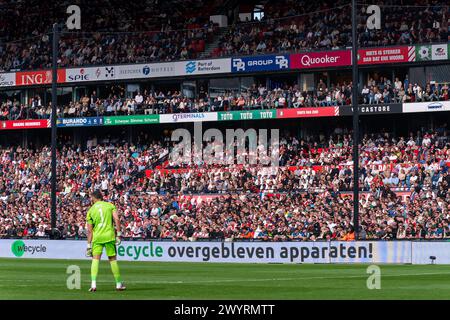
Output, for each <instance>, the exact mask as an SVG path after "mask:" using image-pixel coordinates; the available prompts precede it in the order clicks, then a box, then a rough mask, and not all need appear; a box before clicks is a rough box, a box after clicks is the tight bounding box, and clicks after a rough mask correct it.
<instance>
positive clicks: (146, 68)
mask: <svg viewBox="0 0 450 320" xmlns="http://www.w3.org/2000/svg"><path fill="white" fill-rule="evenodd" d="M173 76H175V64H174V63H173V62H167V63H151V64H131V65H123V66H117V72H116V79H117V80H122V79H145V78H156V77H173Z"/></svg>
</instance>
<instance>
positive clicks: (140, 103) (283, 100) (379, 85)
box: [0, 77, 449, 120]
mask: <svg viewBox="0 0 450 320" xmlns="http://www.w3.org/2000/svg"><path fill="white" fill-rule="evenodd" d="M351 91H352V84H351V82H350V83H347V82H345V81H344V82H343V83H336V84H331V85H330V87H327V85H326V84H325V82H324V81H323V80H319V82H318V83H317V86H316V89H315V90H314V91H304V90H300V89H299V87H298V86H297V85H294V86H288V85H286V86H283V87H278V88H275V89H272V90H270V89H268V88H266V87H265V86H263V85H261V84H260V85H256V84H254V85H253V86H251V87H250V88H248V89H247V90H245V91H242V92H240V93H234V92H227V93H224V94H219V95H217V96H215V97H212V96H210V95H209V94H208V93H203V94H199V95H197V97H195V98H188V97H186V96H185V95H183V93H182V92H180V91H167V92H165V93H163V92H162V91H159V92H151V91H147V90H144V91H143V92H142V93H141V92H136V94H135V95H134V97H133V98H125V97H124V93H123V92H122V93H119V92H113V93H111V94H109V96H108V97H106V98H100V97H99V96H97V94H96V92H95V91H93V92H92V93H91V94H90V95H84V96H83V97H81V98H80V99H79V100H78V101H72V102H70V103H69V104H68V105H65V106H63V107H58V111H57V112H58V117H59V118H77V117H89V116H103V115H105V116H116V115H134V114H166V113H190V112H210V111H233V110H258V109H277V108H302V107H325V106H346V105H351ZM448 99H449V96H448V84H446V83H444V84H436V83H430V82H427V83H426V84H425V85H423V86H422V85H420V84H418V83H414V84H413V83H410V82H409V80H408V78H406V79H405V80H404V81H401V80H399V79H398V78H396V79H395V80H394V81H391V80H389V79H388V78H386V77H380V79H378V80H377V81H375V80H374V79H372V78H370V79H369V81H368V83H367V85H365V86H364V88H363V89H362V90H361V95H360V103H364V104H387V103H408V102H427V101H446V100H448ZM50 115H51V104H48V105H45V104H44V103H43V102H42V99H41V98H40V97H39V96H38V95H37V96H35V97H33V98H31V99H30V101H29V103H28V104H21V103H20V102H19V101H18V100H17V99H7V100H6V101H5V102H3V103H2V104H1V105H0V120H21V119H48V118H50Z"/></svg>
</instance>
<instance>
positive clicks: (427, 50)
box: [416, 44, 431, 61]
mask: <svg viewBox="0 0 450 320" xmlns="http://www.w3.org/2000/svg"><path fill="white" fill-rule="evenodd" d="M430 60H431V45H429V44H426V45H416V61H430Z"/></svg>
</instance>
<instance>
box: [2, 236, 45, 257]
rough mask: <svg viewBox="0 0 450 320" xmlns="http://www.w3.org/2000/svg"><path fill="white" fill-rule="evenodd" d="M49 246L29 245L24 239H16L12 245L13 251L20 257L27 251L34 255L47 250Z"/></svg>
mask: <svg viewBox="0 0 450 320" xmlns="http://www.w3.org/2000/svg"><path fill="white" fill-rule="evenodd" d="M46 251H47V247H46V246H44V245H42V244H41V245H35V246H27V245H26V244H25V242H23V241H22V240H16V241H14V242H13V243H12V245H11V252H12V253H13V254H14V255H15V256H16V257H18V258H20V257H22V256H23V255H24V254H25V253H27V254H30V255H34V254H36V253H41V252H46Z"/></svg>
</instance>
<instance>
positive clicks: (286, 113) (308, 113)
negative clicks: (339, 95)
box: [277, 107, 339, 119]
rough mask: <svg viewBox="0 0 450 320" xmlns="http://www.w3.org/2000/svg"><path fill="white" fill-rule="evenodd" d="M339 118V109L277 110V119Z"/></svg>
mask: <svg viewBox="0 0 450 320" xmlns="http://www.w3.org/2000/svg"><path fill="white" fill-rule="evenodd" d="M337 116H339V107H317V108H297V109H278V110H277V119H285V118H315V117H337Z"/></svg>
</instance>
